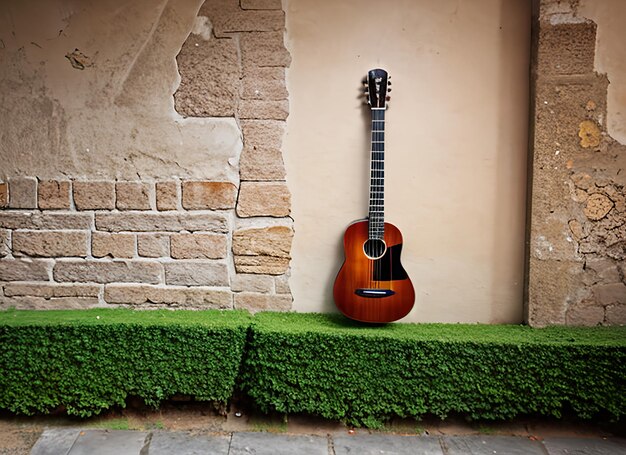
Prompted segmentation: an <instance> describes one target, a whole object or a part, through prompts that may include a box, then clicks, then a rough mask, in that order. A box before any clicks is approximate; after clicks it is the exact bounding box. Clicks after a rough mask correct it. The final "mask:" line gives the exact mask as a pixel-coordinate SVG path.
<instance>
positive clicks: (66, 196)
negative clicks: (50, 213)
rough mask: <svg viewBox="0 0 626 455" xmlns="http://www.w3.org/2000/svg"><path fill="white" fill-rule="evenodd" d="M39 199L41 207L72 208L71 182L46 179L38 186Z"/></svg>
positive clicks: (44, 208) (47, 208)
mask: <svg viewBox="0 0 626 455" xmlns="http://www.w3.org/2000/svg"><path fill="white" fill-rule="evenodd" d="M37 199H38V201H39V208H40V209H42V210H49V209H59V210H62V209H65V210H69V209H70V182H69V181H59V180H45V181H43V182H39V185H38V186H37Z"/></svg>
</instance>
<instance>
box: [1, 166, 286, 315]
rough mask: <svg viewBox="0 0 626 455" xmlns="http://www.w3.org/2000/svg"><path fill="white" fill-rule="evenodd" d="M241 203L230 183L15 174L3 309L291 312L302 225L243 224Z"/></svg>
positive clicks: (6, 191) (10, 187)
mask: <svg viewBox="0 0 626 455" xmlns="http://www.w3.org/2000/svg"><path fill="white" fill-rule="evenodd" d="M236 203H237V188H236V187H235V186H234V185H233V184H231V183H228V182H198V181H176V180H172V181H164V182H156V183H154V182H112V181H100V182H96V181H69V180H68V181H37V179H35V178H31V177H25V178H15V179H10V180H9V182H6V183H2V184H0V206H1V207H2V211H0V257H1V258H2V259H0V283H1V285H2V291H3V294H2V295H1V296H0V303H1V304H2V305H3V306H7V307H8V306H14V307H16V308H87V307H93V306H98V305H102V304H127V305H139V306H155V305H156V306H170V307H192V308H247V309H250V310H252V311H255V310H259V309H266V308H272V309H282V310H286V309H289V308H290V306H291V294H290V290H289V286H288V282H287V276H286V275H285V273H286V272H287V270H288V266H289V251H290V247H291V238H292V234H293V232H292V229H291V224H290V223H289V222H287V221H285V220H276V221H274V222H273V223H269V222H266V221H262V222H260V223H256V224H255V223H239V221H238V220H237V217H236V216H235V214H234V208H235V205H236ZM251 207H252V210H257V207H256V206H255V205H252V206H251Z"/></svg>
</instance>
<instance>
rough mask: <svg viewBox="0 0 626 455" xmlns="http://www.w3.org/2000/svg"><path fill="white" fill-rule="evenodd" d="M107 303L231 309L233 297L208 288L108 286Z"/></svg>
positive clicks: (105, 297)
mask: <svg viewBox="0 0 626 455" xmlns="http://www.w3.org/2000/svg"><path fill="white" fill-rule="evenodd" d="M104 300H105V301H106V302H107V303H116V304H130V305H143V304H152V305H168V306H181V307H192V308H205V309H206V308H216V309H231V308H232V307H233V297H232V294H231V293H230V292H229V291H226V290H219V289H213V288H207V287H202V286H199V287H192V288H188V287H160V286H149V285H136V284H107V285H106V286H105V288H104Z"/></svg>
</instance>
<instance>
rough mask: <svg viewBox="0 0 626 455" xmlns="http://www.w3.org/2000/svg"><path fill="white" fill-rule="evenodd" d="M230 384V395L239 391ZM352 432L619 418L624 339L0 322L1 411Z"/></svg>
mask: <svg viewBox="0 0 626 455" xmlns="http://www.w3.org/2000/svg"><path fill="white" fill-rule="evenodd" d="M236 384H238V386H237V385H236ZM237 387H239V388H240V390H241V391H243V392H244V393H246V394H247V395H248V397H249V399H250V402H251V403H253V404H255V405H256V406H257V407H258V408H260V409H261V410H262V411H265V412H270V411H277V412H281V413H296V412H305V413H310V414H317V415H321V416H324V417H326V418H330V419H340V420H343V421H346V422H348V423H350V424H354V425H365V426H369V427H376V426H379V425H380V424H381V423H382V422H383V421H384V420H386V419H388V418H390V417H394V416H400V417H407V416H411V417H417V418H419V417H420V416H423V415H425V414H435V415H437V416H440V417H442V418H443V417H445V416H446V415H448V414H450V413H462V414H464V415H467V416H469V417H471V418H475V419H508V418H512V417H515V416H517V415H523V414H529V413H539V414H544V415H551V416H557V417H558V416H559V415H561V413H562V412H563V411H564V410H565V409H567V410H568V411H569V410H571V411H573V412H575V413H576V414H577V415H578V416H580V417H584V418H589V417H592V416H595V415H597V414H598V413H603V414H605V415H607V416H610V417H612V418H619V417H620V416H622V415H624V414H625V413H626V327H612V328H572V327H554V328H547V329H532V328H529V327H524V326H502V325H499V326H490V325H463V324H455V325H453V324H388V325H385V326H379V327H372V326H363V325H361V324H358V323H354V322H351V321H349V320H347V319H345V318H343V317H341V316H339V315H319V314H295V313H260V314H257V315H256V316H254V317H251V316H249V315H248V314H247V313H242V312H238V311H223V312H220V311H183V310H179V311H133V310H122V309H117V310H106V309H96V310H77V311H14V310H11V311H0V409H8V410H10V411H13V412H16V413H23V414H32V413H36V412H49V411H50V410H53V409H57V408H58V407H59V406H63V407H65V408H66V410H67V412H68V413H69V414H75V415H79V416H89V415H92V414H97V413H98V412H100V411H102V410H104V409H107V408H110V407H111V406H114V405H120V406H124V404H125V400H126V398H127V397H128V396H138V397H141V398H143V399H144V400H145V401H146V402H147V403H148V404H152V405H158V404H159V402H160V401H161V400H163V399H167V398H168V397H171V396H173V395H174V394H185V395H191V396H193V397H194V398H195V399H197V400H205V401H216V402H222V403H225V402H227V401H228V400H229V399H230V398H231V397H232V396H233V394H234V393H235V391H236V389H237Z"/></svg>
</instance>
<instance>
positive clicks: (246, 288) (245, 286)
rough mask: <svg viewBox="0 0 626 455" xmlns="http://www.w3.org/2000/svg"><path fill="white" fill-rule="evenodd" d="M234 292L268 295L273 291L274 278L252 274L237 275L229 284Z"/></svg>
mask: <svg viewBox="0 0 626 455" xmlns="http://www.w3.org/2000/svg"><path fill="white" fill-rule="evenodd" d="M230 288H231V289H232V290H233V291H234V292H257V293H262V294H268V293H270V292H273V291H274V277H273V276H270V275H256V274H253V273H238V274H236V275H235V276H234V277H233V279H232V281H231V282H230Z"/></svg>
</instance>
